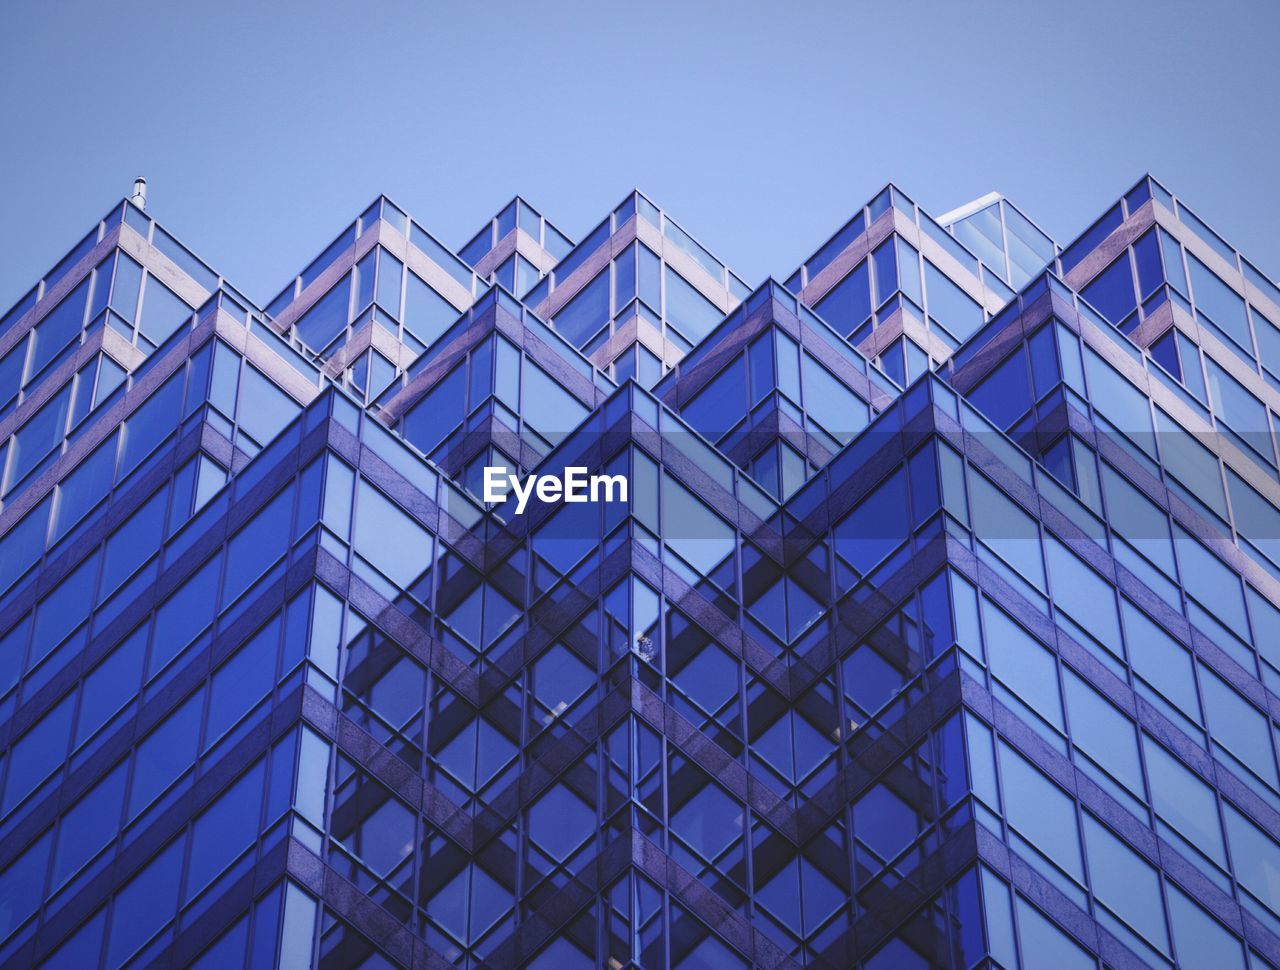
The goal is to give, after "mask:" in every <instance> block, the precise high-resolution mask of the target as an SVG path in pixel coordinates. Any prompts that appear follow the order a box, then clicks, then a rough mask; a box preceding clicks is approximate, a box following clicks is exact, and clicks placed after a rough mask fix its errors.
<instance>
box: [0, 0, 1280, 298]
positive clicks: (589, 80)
mask: <svg viewBox="0 0 1280 970" xmlns="http://www.w3.org/2000/svg"><path fill="white" fill-rule="evenodd" d="M1277 38H1280V4H1276V3H1274V2H1273V0H1248V2H1235V3H1221V4H1218V3H1208V2H1204V0H1198V2H1194V3H1188V2H1184V0H1159V2H1133V3H1118V2H1116V0H1101V2H1099V0H1072V2H1070V3H1067V2H1061V3H1054V4H1050V3H1038V2H1027V0H1008V2H941V0H915V2H911V0H881V2H877V3H874V4H871V3H862V2H845V3H805V2H789V3H767V4H766V3H752V2H746V0H744V2H738V3H727V2H726V3H705V2H698V0H684V2H673V3H666V2H651V3H646V4H634V3H632V4H625V3H613V2H599V0H595V2H588V0H583V2H573V3H558V2H527V0H526V2H522V3H506V2H498V0H494V2H487V3H484V4H474V5H472V4H462V3H444V2H427V0H420V2H416V3H415V2H408V0H371V2H366V3H349V2H348V3H337V2H329V3H325V2H319V3H317V2H312V3H299V2H291V0H289V2H286V0H252V2H242V0H218V2H212V0H210V2H204V3H195V2H172V0H167V2H131V3H101V2H66V0H48V2H41V3H24V4H6V5H5V7H4V11H3V13H0V72H2V73H0V130H2V131H3V132H4V133H5V134H4V139H3V142H4V149H3V151H0V175H2V176H3V179H2V181H0V185H3V193H2V194H0V218H3V222H4V226H5V230H4V233H3V242H0V247H2V248H0V304H3V305H4V306H5V307H7V306H8V305H9V304H10V303H11V302H12V301H13V300H14V299H16V298H17V297H18V296H19V295H20V294H21V293H22V292H24V291H25V289H26V288H27V286H28V285H30V283H31V282H33V281H34V280H35V279H36V278H38V277H39V276H40V275H41V274H42V273H43V272H44V271H45V270H46V269H48V268H49V267H50V266H51V265H52V264H53V262H54V261H55V260H56V259H58V258H59V257H60V256H61V255H62V254H63V253H64V251H65V250H67V249H68V248H69V247H70V246H71V245H72V244H73V243H74V242H75V241H76V239H77V238H78V237H79V236H80V234H81V233H82V232H83V231H84V230H85V229H86V228H87V226H88V224H89V223H90V222H92V220H93V219H94V218H96V217H98V216H99V215H100V214H101V213H102V212H104V211H106V209H107V208H108V207H109V206H110V205H112V204H113V202H115V201H116V200H118V199H119V198H121V197H122V196H124V195H126V194H128V190H129V187H130V185H131V183H132V180H133V177H134V176H135V175H138V174H144V175H146V176H147V178H148V180H149V181H150V185H151V205H150V206H149V210H150V211H151V212H152V214H153V215H155V216H156V217H157V218H158V219H160V221H161V222H163V223H164V224H165V225H166V226H167V227H169V228H170V229H171V230H172V231H173V232H174V233H175V234H177V235H178V236H179V238H181V239H183V240H184V241H185V242H187V243H188V245H190V246H191V247H192V248H193V249H195V250H196V252H198V253H199V254H200V255H201V256H203V257H204V258H205V259H206V260H208V261H209V262H210V263H211V264H212V265H213V266H214V267H215V268H217V269H218V270H219V271H221V272H222V273H223V274H224V275H225V276H226V277H227V278H228V279H230V280H231V281H232V283H234V284H235V285H237V286H239V287H240V288H241V289H242V290H244V291H245V292H246V293H247V294H248V295H249V296H250V297H253V298H255V299H257V300H258V301H260V302H265V301H266V300H267V299H269V298H270V297H271V296H272V295H273V294H274V293H275V292H276V290H277V289H278V288H279V287H280V286H281V285H282V284H283V282H284V281H285V280H286V279H287V278H288V277H289V276H290V275H292V274H293V273H295V272H297V271H298V270H299V269H300V268H301V267H302V266H303V264H305V263H306V262H307V261H308V260H309V259H310V258H311V257H312V256H313V255H315V254H316V253H317V252H319V251H320V249H321V248H322V247H323V246H324V245H325V244H326V243H328V241H329V240H330V238H331V237H332V236H333V235H334V234H335V233H336V232H337V231H338V230H339V229H340V228H341V227H342V226H343V225H344V224H345V223H346V222H347V221H349V220H350V219H351V218H353V217H354V216H355V215H356V214H357V213H358V212H359V210H360V209H361V208H362V207H363V206H364V205H365V204H366V203H367V202H368V201H369V200H370V199H371V198H373V197H374V196H375V195H376V194H377V193H378V192H386V193H387V194H388V195H390V196H391V197H392V198H394V199H396V200H398V201H399V202H400V204H401V205H403V206H405V207H406V208H407V209H409V211H410V212H411V213H413V214H414V215H415V217H417V218H418V219H419V220H420V221H422V222H423V223H424V224H425V225H426V226H427V227H428V228H429V229H431V230H432V231H433V232H434V233H435V234H436V235H437V236H438V237H439V238H440V239H441V240H442V241H443V242H445V243H446V244H447V245H450V246H452V247H454V248H459V247H460V246H461V245H462V244H463V243H464V242H465V241H466V239H467V238H468V237H469V236H470V235H471V233H472V232H473V230H474V229H476V228H477V227H478V226H479V224H480V223H481V222H482V221H484V220H485V219H486V218H488V217H489V216H490V215H491V214H492V213H493V212H494V211H495V210H496V209H497V208H498V207H499V206H500V205H501V204H502V203H504V202H505V201H506V200H507V199H508V198H509V197H510V196H512V195H514V194H516V193H520V194H522V195H524V196H525V197H526V198H527V199H529V201H530V202H532V203H533V204H534V205H535V206H538V207H539V208H541V209H542V210H543V211H544V212H545V213H546V214H547V215H548V216H549V217H550V218H551V219H552V220H553V221H554V222H556V223H558V224H559V225H560V226H561V227H562V228H563V229H564V230H565V231H566V232H568V233H569V234H570V235H572V236H574V237H575V238H578V237H580V236H581V234H583V233H584V232H586V231H587V230H588V229H590V228H591V227H592V226H593V225H594V224H595V222H597V221H598V220H599V219H600V218H601V217H602V216H603V214H604V213H605V212H606V211H607V210H608V209H609V207H610V206H612V205H613V204H614V203H615V202H616V201H617V200H618V199H620V198H621V197H622V195H623V194H624V193H625V192H626V191H627V190H628V189H630V188H631V187H633V186H638V187H640V188H642V189H644V190H645V191H646V192H648V193H649V194H650V195H651V196H652V197H653V198H654V200H655V201H657V202H658V203H659V204H660V205H662V206H663V207H664V208H666V209H667V211H668V212H670V213H671V214H672V215H673V216H675V217H676V218H677V219H678V220H680V221H681V222H682V223H683V224H684V225H685V226H686V227H687V228H688V229H689V230H690V231H691V232H693V233H694V235H696V236H698V237H699V238H700V239H701V240H702V241H703V242H704V243H705V244H706V245H708V246H709V247H710V248H711V249H712V250H713V251H714V252H715V253H716V254H717V255H719V256H721V257H722V258H724V259H725V260H726V261H727V262H728V263H729V264H730V266H732V267H733V268H734V269H735V270H736V271H737V272H739V273H740V274H741V275H742V276H744V277H745V278H746V279H747V280H748V281H750V282H751V283H752V284H753V285H754V284H755V283H756V282H758V281H759V280H761V279H763V278H764V277H765V276H766V275H768V274H774V275H781V274H785V273H787V272H789V271H790V270H791V269H793V268H794V267H795V265H796V264H797V263H798V262H799V261H800V260H801V259H802V258H804V257H805V256H806V255H808V254H809V253H810V252H811V251H812V250H813V249H815V248H816V247H817V246H818V245H819V244H820V243H821V242H822V241H823V240H824V239H825V238H826V236H827V235H828V234H829V233H830V232H832V231H833V230H834V229H835V228H837V227H838V225H839V224H840V223H841V222H842V221H843V220H844V218H845V217H846V216H847V215H848V214H849V213H850V212H851V210H852V209H853V207H854V206H857V205H859V204H861V203H862V202H864V201H865V200H866V199H867V198H868V197H869V196H870V195H871V194H872V193H873V192H874V191H875V190H876V189H877V188H878V187H879V186H880V185H881V184H882V183H884V182H886V181H888V180H890V179H892V180H894V181H896V182H897V183H898V184H899V185H900V186H901V187H902V188H903V189H904V190H905V191H907V192H908V193H909V194H911V195H912V196H913V197H915V198H916V200H917V201H919V202H920V203H921V204H923V205H924V206H925V208H926V209H928V210H930V211H932V212H934V213H939V212H942V211H945V210H946V209H948V208H951V207H952V206H954V205H957V204H959V203H961V202H964V201H966V200H968V199H971V198H973V197H975V196H977V195H980V194H982V193H985V192H988V191H990V190H992V189H997V190H999V191H1002V192H1004V193H1005V194H1006V195H1008V196H1009V197H1010V198H1011V199H1013V200H1014V201H1015V202H1017V203H1018V204H1019V205H1020V206H1022V207H1023V208H1024V209H1025V210H1026V211H1027V212H1028V213H1029V214H1030V215H1031V216H1032V217H1033V218H1035V219H1036V220H1037V221H1039V222H1040V224H1041V225H1042V226H1044V227H1045V228H1046V229H1047V230H1048V231H1049V232H1050V233H1052V234H1055V235H1057V236H1058V237H1059V239H1060V240H1065V239H1069V238H1070V237H1071V236H1073V235H1074V234H1075V233H1076V232H1077V231H1078V230H1080V229H1082V228H1084V226H1085V224H1086V223H1087V222H1088V221H1089V220H1091V219H1092V218H1093V217H1094V216H1096V215H1098V214H1099V213H1101V211H1102V210H1103V208H1104V207H1105V206H1106V205H1107V204H1108V203H1109V202H1110V201H1112V200H1113V199H1114V198H1115V197H1117V196H1118V195H1119V194H1120V193H1121V192H1122V191H1123V190H1124V189H1125V188H1127V187H1128V186H1129V185H1130V184H1131V183H1132V182H1133V181H1135V180H1136V179H1137V178H1138V176H1139V175H1141V174H1142V173H1143V172H1144V171H1147V170H1150V171H1152V172H1153V173H1154V174H1155V175H1157V176H1158V177H1159V178H1161V179H1162V180H1164V181H1165V182H1166V183H1167V184H1168V185H1169V186H1170V188H1172V189H1173V191H1174V192H1176V193H1178V194H1179V195H1181V196H1182V197H1183V198H1184V199H1186V200H1187V201H1189V202H1190V203H1191V204H1192V206H1193V207H1194V208H1196V209H1197V210H1198V211H1199V213H1200V215H1201V216H1202V217H1203V218H1205V219H1206V220H1207V221H1208V222H1209V223H1210V224H1211V225H1213V226H1215V227H1216V228H1218V229H1219V231H1221V232H1222V233H1223V234H1224V235H1225V236H1226V237H1227V238H1228V239H1229V240H1230V241H1232V242H1233V243H1235V244H1236V245H1237V246H1239V247H1240V248H1241V249H1242V250H1243V251H1244V252H1245V253H1246V254H1247V255H1249V256H1251V257H1252V258H1253V259H1254V260H1255V262H1257V263H1258V264H1259V266H1260V267H1261V268H1262V269H1263V270H1264V271H1265V272H1267V273H1268V274H1269V275H1271V276H1273V277H1275V276H1280V233H1277V231H1276V227H1277V226H1278V225H1280V188H1278V187H1277V185H1276V182H1275V176H1276V172H1277V163H1276V157H1277V150H1278V148H1280V135H1278V134H1277V124H1276V106H1277V104H1280V68H1278V67H1277V61H1276V52H1275V44H1276V40H1277Z"/></svg>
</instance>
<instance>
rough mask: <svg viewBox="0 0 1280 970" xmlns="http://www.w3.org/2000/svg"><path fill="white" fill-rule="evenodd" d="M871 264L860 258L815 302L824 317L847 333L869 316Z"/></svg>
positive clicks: (819, 312)
mask: <svg viewBox="0 0 1280 970" xmlns="http://www.w3.org/2000/svg"><path fill="white" fill-rule="evenodd" d="M870 265H871V262H870V260H863V261H862V262H861V263H859V264H858V265H857V266H855V267H854V269H853V271H852V272H851V273H849V275H848V276H846V277H845V278H844V279H842V280H841V281H840V282H839V283H837V284H836V285H835V286H833V287H832V288H831V289H830V290H829V291H828V292H827V295H826V296H824V297H823V298H822V299H821V300H819V301H818V303H817V305H815V306H814V309H815V310H816V311H817V312H818V315H819V316H821V317H822V319H823V320H825V321H827V323H829V324H831V326H833V327H834V328H835V329H836V330H838V331H839V332H840V333H842V334H844V335H846V336H848V335H849V334H851V333H853V331H855V330H857V329H858V327H859V326H861V325H862V321H864V320H866V319H867V317H869V316H871V280H870Z"/></svg>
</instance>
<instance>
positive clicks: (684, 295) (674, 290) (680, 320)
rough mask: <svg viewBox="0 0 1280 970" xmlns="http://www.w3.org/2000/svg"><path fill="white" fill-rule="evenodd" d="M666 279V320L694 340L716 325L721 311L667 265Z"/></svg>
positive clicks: (697, 339)
mask: <svg viewBox="0 0 1280 970" xmlns="http://www.w3.org/2000/svg"><path fill="white" fill-rule="evenodd" d="M666 281H667V313H666V319H667V322H668V323H669V324H671V325H672V326H674V327H675V328H676V329H677V330H678V331H680V333H681V334H682V335H683V336H685V337H687V338H688V339H689V340H692V341H693V342H695V343H696V342H697V341H699V340H701V339H702V338H703V337H705V336H706V335H707V334H709V333H710V332H711V331H712V330H714V329H715V327H716V324H718V323H719V322H720V321H721V319H723V317H724V314H722V313H721V312H720V308H719V307H717V306H716V305H715V304H714V303H712V302H711V301H710V300H708V299H707V298H706V297H705V296H703V295H702V294H701V293H699V292H698V291H697V290H696V289H695V288H694V287H693V285H692V284H690V283H689V282H687V281H686V280H685V278H684V277H683V276H681V275H680V274H679V273H677V272H676V271H675V270H673V269H672V268H671V267H670V266H667V267H666Z"/></svg>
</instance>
